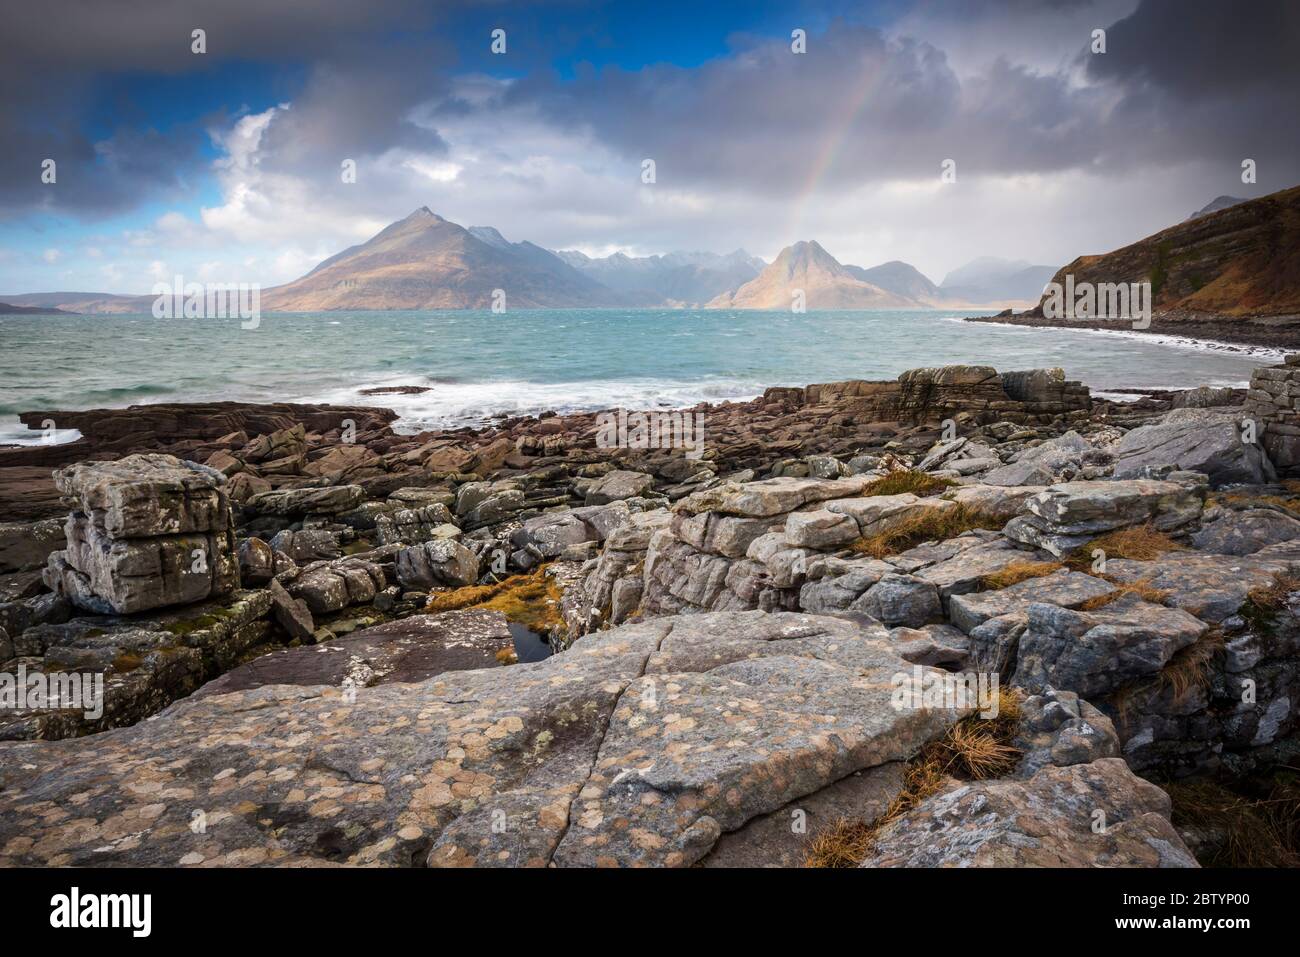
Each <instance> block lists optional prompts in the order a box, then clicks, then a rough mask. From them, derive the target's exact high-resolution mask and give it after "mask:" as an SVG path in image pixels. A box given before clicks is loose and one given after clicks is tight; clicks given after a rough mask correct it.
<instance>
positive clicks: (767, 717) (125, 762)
mask: <svg viewBox="0 0 1300 957" xmlns="http://www.w3.org/2000/svg"><path fill="white" fill-rule="evenodd" d="M881 633H882V634H883V631H882V632H881ZM876 635H877V632H876V630H875V629H861V628H858V627H856V626H854V625H852V624H850V623H849V622H846V621H842V620H839V619H828V618H818V617H814V616H807V615H790V614H772V615H765V614H763V613H758V612H746V613H718V614H708V615H693V616H687V617H685V618H672V619H657V620H654V621H648V622H643V623H638V624H631V625H624V626H622V627H620V628H615V629H611V630H609V631H605V632H600V633H597V634H592V635H588V636H586V637H584V638H581V639H579V640H578V641H577V642H575V643H574V644H573V646H572V647H570V648H569V649H568V650H567V651H566V652H564V653H563V654H560V655H555V656H553V657H551V658H548V659H546V660H545V661H542V662H537V663H535V664H521V665H514V666H511V667H509V668H491V669H483V670H477V671H459V672H448V673H445V674H443V675H440V676H438V677H436V678H432V679H429V680H426V681H423V682H420V683H418V684H414V685H412V684H387V685H382V686H379V687H373V688H361V689H359V690H358V691H356V693H355V700H354V701H349V700H347V698H346V697H345V692H344V691H343V690H342V689H338V688H333V687H321V686H315V687H293V686H287V685H268V686H264V687H260V688H253V689H250V690H244V691H233V692H230V693H228V694H220V695H203V696H198V697H195V698H191V699H187V700H185V701H181V702H178V703H177V704H175V705H173V706H172V707H171V708H169V709H168V710H167V711H166V712H164V713H163V714H161V715H159V716H158V717H157V718H156V719H155V720H153V721H149V722H143V723H141V724H139V725H136V726H135V727H132V728H126V729H120V730H115V731H110V732H106V733H104V734H101V735H95V736H93V737H91V738H86V739H82V740H78V741H55V742H22V743H4V744H0V864H8V865H14V864H48V865H69V864H74V865H75V864H101V865H103V864H119V865H125V864H132V865H169V866H171V865H177V864H183V865H200V864H203V865H221V864H224V865H259V864H281V865H285V864H308V863H314V864H320V863H327V862H334V863H345V864H384V865H397V866H402V865H413V864H414V865H419V864H421V863H428V864H430V865H434V866H449V865H450V866H455V865H475V864H476V865H499V866H519V865H538V866H542V865H546V864H548V863H556V864H594V863H602V864H610V863H614V864H624V865H628V864H690V863H693V862H694V861H696V860H698V859H700V858H701V857H703V856H704V855H705V854H707V853H708V852H709V850H710V849H711V848H712V847H713V845H714V843H715V842H716V841H717V839H718V837H719V836H720V835H721V834H722V833H723V832H726V831H734V830H737V829H739V828H741V827H742V826H744V825H745V824H746V823H747V822H748V821H749V820H751V819H752V818H754V817H757V816H759V815H762V814H767V813H770V812H772V811H775V810H777V809H779V808H781V807H782V806H784V805H786V804H788V803H790V802H791V801H794V800H796V799H798V798H800V797H803V796H805V795H809V794H813V793H815V792H817V791H820V790H822V789H823V788H825V787H826V786H828V785H830V784H833V783H834V782H836V781H839V780H841V779H843V778H846V777H848V776H849V775H851V774H853V773H854V772H856V771H860V770H863V769H865V768H869V767H874V766H877V765H881V764H886V763H889V762H895V761H900V760H905V759H906V758H908V757H910V756H911V755H912V754H913V753H914V752H915V751H916V750H917V749H918V748H919V747H920V746H921V745H922V744H924V743H925V741H927V740H929V739H930V738H931V737H933V736H935V735H937V734H939V733H941V732H942V731H943V730H944V729H945V728H946V727H947V726H948V725H949V724H951V722H953V721H955V720H957V719H958V717H959V715H958V714H956V713H954V712H949V711H922V710H916V711H900V710H896V709H895V708H894V707H893V706H892V703H891V692H892V681H891V679H892V678H893V676H894V675H895V674H897V673H899V672H900V671H907V670H909V669H910V668H911V667H912V666H911V665H910V664H907V663H906V662H904V661H903V660H902V659H901V658H898V657H897V656H896V655H894V654H893V653H892V651H890V650H889V648H888V646H887V645H886V644H885V643H883V642H882V641H880V640H878V639H877V637H876ZM886 641H887V636H886ZM692 669H699V670H692ZM196 820H199V821H202V822H203V825H204V826H203V827H202V828H193V829H192V828H191V823H192V822H194V821H196Z"/></svg>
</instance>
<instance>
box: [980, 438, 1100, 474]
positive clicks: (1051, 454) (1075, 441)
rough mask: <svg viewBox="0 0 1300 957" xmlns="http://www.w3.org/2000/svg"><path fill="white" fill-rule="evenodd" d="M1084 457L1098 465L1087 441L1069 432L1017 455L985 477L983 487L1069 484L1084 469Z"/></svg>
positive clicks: (1098, 460)
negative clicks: (1066, 482) (1064, 482)
mask: <svg viewBox="0 0 1300 957" xmlns="http://www.w3.org/2000/svg"><path fill="white" fill-rule="evenodd" d="M1085 457H1087V458H1089V459H1092V460H1094V461H1096V462H1097V463H1100V461H1101V459H1102V458H1106V456H1102V455H1099V454H1098V453H1096V451H1095V450H1094V449H1093V447H1092V445H1091V444H1090V443H1089V442H1088V440H1087V439H1085V438H1083V436H1081V435H1079V433H1078V432H1074V431H1070V432H1066V433H1065V434H1064V435H1061V436H1058V437H1056V438H1054V439H1048V440H1047V441H1046V442H1043V443H1042V444H1041V445H1036V446H1034V447H1032V448H1028V449H1025V450H1024V451H1023V452H1020V453H1018V454H1017V455H1016V456H1015V458H1014V459H1013V461H1012V462H1011V463H1010V464H1008V465H1004V466H1002V467H1001V468H996V469H994V470H993V471H991V472H989V473H988V474H987V475H985V476H984V478H983V482H984V484H985V485H1005V486H1018V485H1052V484H1054V483H1056V482H1061V481H1068V480H1069V479H1072V478H1074V476H1075V475H1076V474H1078V472H1079V470H1080V469H1081V468H1082V467H1083V463H1084V460H1085Z"/></svg>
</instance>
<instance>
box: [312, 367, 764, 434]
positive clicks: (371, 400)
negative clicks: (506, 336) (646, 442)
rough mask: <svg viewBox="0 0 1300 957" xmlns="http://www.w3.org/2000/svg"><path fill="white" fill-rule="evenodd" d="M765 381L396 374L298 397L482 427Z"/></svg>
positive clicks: (755, 390) (404, 420) (692, 397)
mask: <svg viewBox="0 0 1300 957" xmlns="http://www.w3.org/2000/svg"><path fill="white" fill-rule="evenodd" d="M398 386H419V387H423V388H427V389H428V390H429V391H427V392H418V393H413V394H401V393H389V394H379V395H365V394H363V391H364V390H367V389H376V388H394V387H398ZM764 388H765V386H763V385H760V384H758V383H753V382H745V381H743V380H739V379H708V380H701V381H698V382H684V381H674V380H666V379H605V380H591V381H585V382H584V381H578V382H526V381H519V380H513V379H512V380H500V381H494V382H439V381H437V380H432V379H427V378H424V377H422V376H397V377H393V378H388V379H384V380H382V381H377V382H364V383H358V384H356V385H355V386H345V387H339V388H334V389H329V390H327V391H324V392H319V393H315V394H313V395H308V396H303V397H301V398H299V399H297V400H295V401H299V402H330V403H334V404H336V405H372V406H380V407H382V408H387V409H392V410H393V411H394V412H396V413H397V414H398V415H399V416H400V418H399V420H398V421H397V423H396V425H395V427H396V430H397V431H398V432H403V433H408V434H409V433H413V432H420V431H424V430H426V429H441V428H455V427H459V426H466V425H470V426H478V425H483V424H484V423H486V422H489V421H490V420H491V419H493V418H496V417H498V416H503V415H512V416H513V415H539V414H540V413H542V412H557V413H560V414H568V413H574V412H594V411H597V410H600V409H612V408H616V407H621V408H626V409H635V410H649V409H680V408H686V407H689V406H693V405H696V404H698V403H700V402H726V401H736V402H740V401H748V400H749V399H753V398H755V397H756V396H758V395H760V394H761V393H762V391H763V389H764Z"/></svg>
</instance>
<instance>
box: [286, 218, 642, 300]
mask: <svg viewBox="0 0 1300 957" xmlns="http://www.w3.org/2000/svg"><path fill="white" fill-rule="evenodd" d="M497 289H500V290H503V291H504V292H505V296H506V300H505V301H506V307H507V308H547V307H561V306H569V307H583V306H610V305H621V304H622V302H621V301H620V299H619V297H618V296H616V295H614V294H612V293H611V291H610V290H608V289H606V288H605V287H604V286H602V285H600V284H599V283H597V282H594V281H593V280H591V279H588V278H587V277H586V276H584V275H582V274H581V273H579V272H578V271H577V270H576V269H574V268H573V267H572V266H570V265H568V264H567V263H565V262H564V261H563V260H561V259H560V258H559V257H558V256H556V255H555V254H554V253H551V252H548V251H547V250H545V249H542V248H541V247H540V246H536V245H534V244H532V243H528V242H522V243H511V242H508V241H507V240H506V239H505V238H504V237H502V236H501V234H500V233H498V232H497V231H496V230H495V229H490V228H488V227H476V228H475V230H473V231H471V230H468V229H465V228H464V227H463V226H459V225H457V224H456V223H453V222H450V221H448V220H446V219H443V218H442V217H441V216H438V215H436V214H435V213H433V212H431V211H430V210H429V209H428V208H426V207H421V208H420V209H417V210H416V211H415V212H414V213H412V214H411V215H410V216H407V217H406V218H405V219H403V220H399V221H398V222H396V223H393V224H392V225H390V226H388V227H386V228H385V229H383V230H381V231H380V232H379V233H377V234H376V235H375V236H374V237H372V238H371V239H369V240H367V241H366V242H364V243H361V244H360V245H357V246H352V247H350V248H348V249H345V250H343V252H341V253H339V254H338V255H335V256H331V257H330V258H329V259H326V260H325V261H324V262H322V263H321V264H320V265H318V266H317V267H316V268H315V269H313V270H312V271H311V272H309V273H307V275H305V276H303V277H302V278H301V279H297V280H294V281H293V282H291V283H287V284H285V285H283V286H276V287H274V288H271V289H266V290H264V291H263V292H262V308H263V309H264V310H267V311H272V312H313V311H318V310H332V309H486V308H489V307H490V306H491V305H492V304H493V294H494V291H495V290H497Z"/></svg>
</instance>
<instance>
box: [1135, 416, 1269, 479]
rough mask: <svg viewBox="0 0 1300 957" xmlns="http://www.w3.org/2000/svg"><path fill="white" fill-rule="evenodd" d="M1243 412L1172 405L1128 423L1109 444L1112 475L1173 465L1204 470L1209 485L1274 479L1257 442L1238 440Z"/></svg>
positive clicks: (1267, 459) (1140, 471)
mask: <svg viewBox="0 0 1300 957" xmlns="http://www.w3.org/2000/svg"><path fill="white" fill-rule="evenodd" d="M1243 415H1244V413H1243V414H1234V413H1225V412H1222V411H1216V410H1212V409H1174V410H1173V411H1172V412H1170V413H1168V414H1167V415H1166V416H1165V417H1164V418H1163V419H1162V420H1161V421H1160V422H1158V423H1156V424H1154V425H1144V426H1140V427H1139V428H1136V429H1134V430H1133V431H1131V432H1129V433H1128V434H1127V435H1125V436H1124V437H1123V438H1122V439H1120V440H1119V442H1117V443H1116V444H1115V445H1114V446H1112V447H1111V450H1110V451H1111V452H1112V453H1113V454H1114V456H1115V473H1114V474H1115V477H1116V478H1132V477H1135V476H1139V475H1142V474H1144V473H1145V472H1146V471H1147V470H1148V469H1151V468H1160V467H1162V466H1173V467H1174V468H1176V469H1181V470H1185V471H1191V472H1204V473H1205V474H1206V475H1208V476H1209V478H1210V485H1211V486H1213V487H1214V488H1218V487H1220V486H1222V485H1228V484H1232V483H1247V484H1253V485H1260V484H1264V483H1267V482H1274V481H1276V480H1277V473H1276V472H1275V471H1274V469H1273V463H1272V462H1270V461H1269V458H1268V455H1267V454H1266V453H1265V452H1264V448H1263V446H1262V445H1261V444H1259V443H1258V442H1255V443H1247V442H1244V441H1242V435H1243V431H1242V419H1243Z"/></svg>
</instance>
